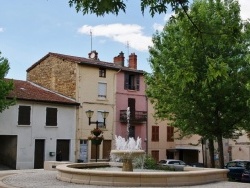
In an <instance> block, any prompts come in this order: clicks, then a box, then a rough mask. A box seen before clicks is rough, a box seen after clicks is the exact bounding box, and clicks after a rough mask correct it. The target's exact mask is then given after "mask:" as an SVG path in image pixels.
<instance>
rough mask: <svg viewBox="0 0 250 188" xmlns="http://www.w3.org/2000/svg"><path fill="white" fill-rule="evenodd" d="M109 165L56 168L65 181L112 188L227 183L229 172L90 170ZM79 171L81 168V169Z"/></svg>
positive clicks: (202, 170)
mask: <svg viewBox="0 0 250 188" xmlns="http://www.w3.org/2000/svg"><path fill="white" fill-rule="evenodd" d="M107 166H110V163H104V162H97V163H73V164H62V165H58V166H57V167H56V169H57V179H58V180H61V181H65V182H71V183H78V184H85V185H103V186H113V187H118V186H121V187H123V186H124V187H126V186H131V187H164V186H189V185H200V184H207V183H213V182H219V181H227V172H228V170H227V169H214V168H196V167H184V171H169V172H123V171H103V170H98V168H97V169H95V170H93V169H91V170H89V169H88V168H94V167H107ZM79 168H80V169H79Z"/></svg>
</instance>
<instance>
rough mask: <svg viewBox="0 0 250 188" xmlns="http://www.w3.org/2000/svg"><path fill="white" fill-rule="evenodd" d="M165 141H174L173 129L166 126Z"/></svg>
mask: <svg viewBox="0 0 250 188" xmlns="http://www.w3.org/2000/svg"><path fill="white" fill-rule="evenodd" d="M167 141H168V142H173V141H174V127H171V126H167Z"/></svg>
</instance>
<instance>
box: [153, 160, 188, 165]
mask: <svg viewBox="0 0 250 188" xmlns="http://www.w3.org/2000/svg"><path fill="white" fill-rule="evenodd" d="M158 164H160V165H162V166H172V165H183V166H186V163H185V162H183V161H181V160H178V159H165V160H160V161H159V163H158Z"/></svg>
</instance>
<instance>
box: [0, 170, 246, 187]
mask: <svg viewBox="0 0 250 188" xmlns="http://www.w3.org/2000/svg"><path fill="white" fill-rule="evenodd" d="M10 172H13V173H16V174H13V175H9V176H6V177H3V178H2V182H3V184H2V185H0V187H8V188H11V187H15V188H29V187H32V188H59V187H60V188H61V187H67V188H68V187H69V188H71V187H75V188H78V187H81V188H83V187H85V188H109V186H95V185H80V184H74V183H66V182H62V181H59V180H57V179H56V171H46V170H16V171H5V173H6V175H8V173H10ZM3 173H4V171H1V172H0V177H1V174H2V176H4V175H3ZM4 184H5V185H8V186H4ZM198 187H199V188H230V187H232V188H249V187H250V184H249V183H240V182H218V183H211V184H206V185H196V186H184V188H198ZM148 188H149V187H148ZM162 188H163V187H162ZM182 188H183V187H182Z"/></svg>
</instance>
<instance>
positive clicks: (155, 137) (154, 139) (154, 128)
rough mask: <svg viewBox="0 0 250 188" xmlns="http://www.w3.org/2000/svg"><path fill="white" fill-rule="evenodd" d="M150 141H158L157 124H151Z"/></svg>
mask: <svg viewBox="0 0 250 188" xmlns="http://www.w3.org/2000/svg"><path fill="white" fill-rule="evenodd" d="M152 141H153V142H157V141H159V126H152Z"/></svg>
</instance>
